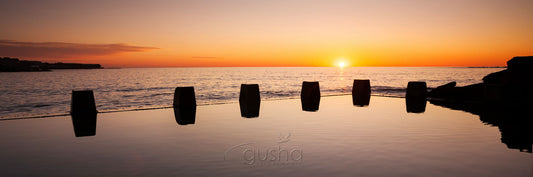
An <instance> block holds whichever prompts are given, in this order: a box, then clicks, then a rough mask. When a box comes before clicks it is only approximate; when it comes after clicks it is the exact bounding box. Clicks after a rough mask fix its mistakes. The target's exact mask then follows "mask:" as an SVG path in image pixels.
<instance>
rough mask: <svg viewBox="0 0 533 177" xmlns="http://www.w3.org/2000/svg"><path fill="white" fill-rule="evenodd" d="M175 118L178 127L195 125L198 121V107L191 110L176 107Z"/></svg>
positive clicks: (190, 108)
mask: <svg viewBox="0 0 533 177" xmlns="http://www.w3.org/2000/svg"><path fill="white" fill-rule="evenodd" d="M174 117H175V118H176V122H177V123H178V125H188V124H194V122H195V121H196V106H194V107H189V108H179V107H174Z"/></svg>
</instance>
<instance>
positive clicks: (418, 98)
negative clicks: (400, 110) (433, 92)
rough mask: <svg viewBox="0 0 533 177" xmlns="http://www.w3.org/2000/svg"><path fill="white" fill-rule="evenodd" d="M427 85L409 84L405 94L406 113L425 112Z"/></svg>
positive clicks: (421, 83) (422, 83)
mask: <svg viewBox="0 0 533 177" xmlns="http://www.w3.org/2000/svg"><path fill="white" fill-rule="evenodd" d="M426 98H427V85H426V82H409V83H408V84H407V92H406V93H405V103H406V107H407V112H409V113H423V112H425V111H426V104H427V103H426V102H427V101H426Z"/></svg>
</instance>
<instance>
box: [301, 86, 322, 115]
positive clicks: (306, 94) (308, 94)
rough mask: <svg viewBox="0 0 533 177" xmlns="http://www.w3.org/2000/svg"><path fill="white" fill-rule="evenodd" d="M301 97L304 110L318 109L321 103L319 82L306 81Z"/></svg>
mask: <svg viewBox="0 0 533 177" xmlns="http://www.w3.org/2000/svg"><path fill="white" fill-rule="evenodd" d="M300 99H301V101H302V109H303V110H304V111H317V110H318V107H319V105H320V85H319V84H318V82H307V81H304V82H303V84H302V93H301V95H300Z"/></svg>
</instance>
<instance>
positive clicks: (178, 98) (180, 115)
mask: <svg viewBox="0 0 533 177" xmlns="http://www.w3.org/2000/svg"><path fill="white" fill-rule="evenodd" d="M173 105H174V116H175V118H176V122H177V123H178V124H179V125H187V124H194V122H195V121H196V96H195V94H194V87H176V90H175V92H174V103H173Z"/></svg>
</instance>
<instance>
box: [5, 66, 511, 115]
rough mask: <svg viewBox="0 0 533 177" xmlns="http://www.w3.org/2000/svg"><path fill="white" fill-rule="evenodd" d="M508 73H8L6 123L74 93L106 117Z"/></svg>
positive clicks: (396, 90) (55, 107) (53, 108)
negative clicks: (356, 85) (314, 89)
mask: <svg viewBox="0 0 533 177" xmlns="http://www.w3.org/2000/svg"><path fill="white" fill-rule="evenodd" d="M503 69H505V68H467V67H348V68H343V69H341V68H335V67H215V68H124V69H92V70H53V71H51V72H13V73H7V72H6V73H0V83H1V84H0V103H1V104H0V119H12V118H29V117H42V116H55V115H66V114H68V113H69V111H70V102H71V92H72V90H93V91H94V95H95V100H96V106H97V110H98V111H99V112H113V111H127V110H138V109H155V108H167V107H170V106H171V105H172V99H173V94H174V89H175V88H176V87H178V86H194V89H195V92H196V100H197V103H198V105H210V104H224V103H233V102H238V97H239V91H240V85H241V84H259V87H260V93H261V99H262V100H275V99H290V98H298V97H299V94H300V90H301V86H302V82H303V81H319V82H320V90H321V94H322V96H331V95H347V94H351V90H352V85H353V80H354V79H369V80H370V84H371V87H372V95H379V96H392V97H403V96H404V95H405V89H406V86H407V83H408V82H409V81H425V82H427V85H428V87H429V88H434V87H437V86H439V85H442V84H446V83H448V82H452V81H455V82H457V85H458V86H464V85H469V84H474V83H480V82H482V78H483V77H484V76H485V75H487V74H489V73H493V72H496V71H500V70H503Z"/></svg>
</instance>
